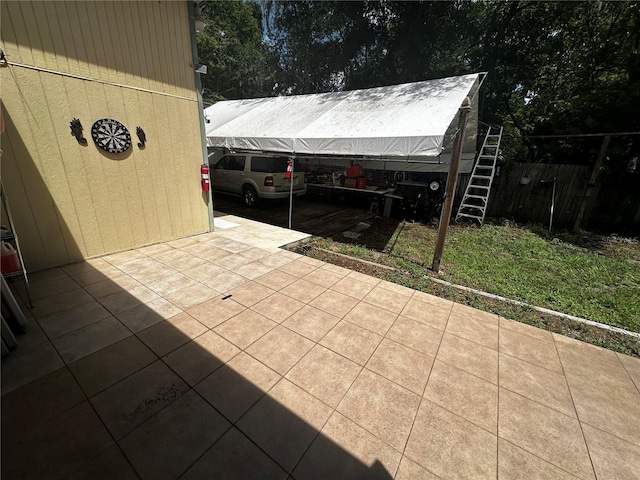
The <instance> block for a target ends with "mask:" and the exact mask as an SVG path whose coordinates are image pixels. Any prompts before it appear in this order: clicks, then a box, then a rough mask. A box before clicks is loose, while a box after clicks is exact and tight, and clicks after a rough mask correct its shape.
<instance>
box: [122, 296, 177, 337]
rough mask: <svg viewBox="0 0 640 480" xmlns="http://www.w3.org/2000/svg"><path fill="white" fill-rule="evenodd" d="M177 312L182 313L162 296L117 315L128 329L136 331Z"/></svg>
mask: <svg viewBox="0 0 640 480" xmlns="http://www.w3.org/2000/svg"><path fill="white" fill-rule="evenodd" d="M179 313H182V310H180V309H179V308H178V307H176V306H175V305H174V304H172V303H169V302H168V301H166V300H165V299H164V298H156V299H155V300H152V301H150V302H149V303H143V304H138V305H137V306H135V307H134V308H131V309H129V310H126V311H124V312H122V313H119V314H118V315H117V317H118V319H119V320H120V321H121V322H122V323H124V324H125V325H126V326H127V328H129V330H131V331H132V332H134V333H137V332H139V331H141V330H144V329H145V328H149V327H151V326H153V325H155V324H156V323H160V322H162V321H163V320H166V319H167V318H171V317H174V316H175V315H178V314H179Z"/></svg>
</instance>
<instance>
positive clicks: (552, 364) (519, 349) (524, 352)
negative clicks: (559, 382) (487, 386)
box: [500, 329, 563, 373]
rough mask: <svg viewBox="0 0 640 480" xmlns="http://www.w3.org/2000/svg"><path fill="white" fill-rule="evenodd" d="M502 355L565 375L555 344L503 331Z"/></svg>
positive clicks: (501, 338) (501, 333) (501, 334)
mask: <svg viewBox="0 0 640 480" xmlns="http://www.w3.org/2000/svg"><path fill="white" fill-rule="evenodd" d="M500 353H505V354H507V355H511V356H512V357H517V358H519V359H520V360H524V361H525V362H529V363H533V364H534V365H538V366H539V367H542V368H546V369H547V370H551V371H552V372H556V373H563V370H562V365H561V364H560V358H559V357H558V352H557V351H556V346H555V344H553V343H551V342H542V341H540V340H536V339H534V338H533V337H530V336H528V335H522V334H521V333H517V332H514V331H513V330H507V329H503V330H501V331H500Z"/></svg>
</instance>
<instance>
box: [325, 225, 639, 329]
mask: <svg viewBox="0 0 640 480" xmlns="http://www.w3.org/2000/svg"><path fill="white" fill-rule="evenodd" d="M436 234H437V229H436V228H434V227H430V226H426V225H422V224H417V223H416V224H412V223H403V222H401V223H398V222H397V221H391V220H388V219H378V220H376V223H375V224H374V225H373V226H372V227H371V228H369V229H368V230H366V231H365V232H364V234H363V235H362V236H361V237H360V238H358V239H354V240H351V239H348V238H346V237H344V236H342V235H341V234H339V235H336V236H335V237H334V238H333V239H316V240H315V241H314V242H315V245H316V246H318V247H320V248H324V249H329V250H332V251H336V252H339V253H343V254H347V255H351V256H354V257H357V258H360V259H365V260H369V261H374V262H377V263H381V264H384V265H388V266H391V267H394V268H396V269H397V271H396V272H395V274H392V275H391V276H392V277H394V280H395V281H397V282H399V283H404V284H406V285H407V286H412V287H413V288H416V287H418V288H419V287H420V285H422V284H423V283H424V279H423V276H425V275H429V276H438V277H439V278H441V279H443V280H447V281H449V282H452V283H455V284H459V285H465V286H468V287H472V288H475V289H478V290H482V291H485V292H489V293H493V294H496V295H500V296H503V297H507V298H510V299H514V300H520V301H523V302H526V303H528V304H530V305H535V306H539V307H546V308H549V309H552V310H557V311H559V312H563V313H567V314H570V315H574V316H578V317H583V318H586V319H589V320H593V321H596V322H601V323H606V324H608V325H613V326H617V327H622V328H626V329H628V330H632V331H635V332H640V244H639V243H638V241H637V240H632V239H622V238H617V237H602V236H597V235H594V234H589V233H581V234H579V235H571V234H568V233H565V234H556V235H553V236H549V235H548V234H547V232H546V230H544V229H543V228H541V227H535V226H534V227H519V226H516V225H513V224H508V223H506V224H500V225H499V224H486V225H484V226H483V227H482V228H478V227H473V226H452V227H451V228H450V229H449V232H448V234H447V240H446V243H445V248H444V254H443V257H442V263H441V266H440V268H441V271H440V273H439V275H436V274H435V273H434V272H432V271H431V270H430V269H429V267H430V266H431V261H432V258H433V251H434V246H435V238H436Z"/></svg>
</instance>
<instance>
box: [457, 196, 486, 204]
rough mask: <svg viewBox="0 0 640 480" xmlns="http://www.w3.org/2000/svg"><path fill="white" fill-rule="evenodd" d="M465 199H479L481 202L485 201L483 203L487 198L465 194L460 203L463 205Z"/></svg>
mask: <svg viewBox="0 0 640 480" xmlns="http://www.w3.org/2000/svg"><path fill="white" fill-rule="evenodd" d="M467 198H479V199H481V200H485V201H486V200H487V197H486V196H483V195H470V194H467V195H465V196H464V197H463V198H462V203H464V201H465V200H466V199H467Z"/></svg>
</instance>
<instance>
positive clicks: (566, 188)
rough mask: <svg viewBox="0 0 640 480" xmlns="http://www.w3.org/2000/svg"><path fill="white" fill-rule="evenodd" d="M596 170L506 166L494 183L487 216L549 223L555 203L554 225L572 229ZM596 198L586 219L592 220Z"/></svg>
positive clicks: (538, 165) (567, 166) (539, 165)
mask: <svg viewBox="0 0 640 480" xmlns="http://www.w3.org/2000/svg"><path fill="white" fill-rule="evenodd" d="M592 168H593V167H592V166H583V165H555V164H541V163H511V164H508V165H506V166H503V167H502V168H501V169H500V174H499V175H498V176H497V177H496V178H495V180H494V184H493V188H492V193H491V196H490V198H489V207H488V209H487V216H489V217H504V218H509V219H512V220H515V221H517V222H534V223H543V224H549V220H550V217H551V204H552V200H553V206H554V208H553V225H554V226H561V227H564V228H571V227H573V222H574V221H575V219H576V217H577V215H578V210H579V208H580V201H581V199H582V197H583V195H584V193H585V189H586V187H587V182H588V181H589V175H590V173H591V170H592ZM554 185H555V189H554ZM596 196H597V192H594V195H593V198H591V199H589V202H588V204H587V210H586V212H585V219H587V218H589V213H590V210H591V209H592V207H593V204H594V200H595V197H596Z"/></svg>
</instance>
